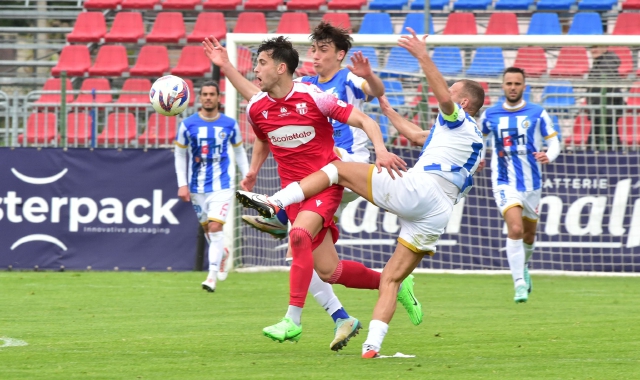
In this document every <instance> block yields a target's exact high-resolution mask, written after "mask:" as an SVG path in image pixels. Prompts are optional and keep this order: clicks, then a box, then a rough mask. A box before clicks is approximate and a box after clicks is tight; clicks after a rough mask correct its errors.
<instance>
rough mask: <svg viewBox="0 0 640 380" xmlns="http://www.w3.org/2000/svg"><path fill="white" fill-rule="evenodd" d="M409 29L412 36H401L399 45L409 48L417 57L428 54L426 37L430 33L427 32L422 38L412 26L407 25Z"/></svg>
mask: <svg viewBox="0 0 640 380" xmlns="http://www.w3.org/2000/svg"><path fill="white" fill-rule="evenodd" d="M407 30H408V31H409V33H411V36H402V37H400V39H399V40H398V46H400V47H403V48H405V49H407V51H408V52H409V53H410V54H411V55H412V56H414V57H416V58H420V57H423V56H428V53H427V43H426V39H427V37H428V36H429V35H428V34H425V35H424V36H422V39H420V38H418V35H417V34H416V32H415V30H413V29H412V28H410V27H407Z"/></svg>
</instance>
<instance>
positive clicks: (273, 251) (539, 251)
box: [225, 33, 640, 275]
mask: <svg viewBox="0 0 640 380" xmlns="http://www.w3.org/2000/svg"><path fill="white" fill-rule="evenodd" d="M275 36H277V35H276V34H236V33H229V34H227V37H226V47H227V51H228V54H229V59H230V60H231V62H232V63H233V64H234V65H236V67H238V66H237V63H238V57H239V54H238V51H239V50H240V49H246V50H247V51H249V52H250V53H251V59H252V62H251V67H252V68H253V67H254V66H255V57H256V54H255V53H256V48H257V46H258V45H259V44H260V43H261V42H262V41H264V40H266V39H268V38H271V37H275ZM285 36H286V37H288V38H289V40H290V41H291V42H292V43H293V44H294V46H295V47H296V49H297V50H298V52H299V54H300V59H301V63H300V65H299V66H298V73H304V71H302V70H303V69H304V66H305V65H304V62H309V59H310V58H309V57H308V56H307V51H308V49H309V47H310V41H309V36H308V35H305V34H292V35H285ZM400 36H401V35H399V34H398V35H359V34H352V37H353V40H354V41H353V47H352V51H351V52H350V54H349V55H348V56H350V55H351V54H352V53H353V52H354V51H358V50H360V49H361V48H365V47H372V48H373V49H374V51H375V54H377V58H375V59H376V60H377V61H376V62H375V63H376V65H375V66H376V67H374V71H375V72H376V73H377V74H379V75H380V76H381V78H382V79H383V80H384V81H386V82H389V83H390V84H391V87H388V88H387V94H388V96H389V97H390V98H393V99H392V100H394V101H396V103H395V104H394V103H393V102H392V104H394V108H396V109H397V110H398V112H400V113H401V114H402V115H403V116H405V117H407V118H409V119H410V120H412V121H413V122H415V123H416V124H418V125H420V126H421V127H422V128H423V129H428V128H430V126H431V125H432V121H433V118H434V117H435V116H436V113H435V112H436V108H435V107H436V105H435V104H434V102H433V99H429V96H428V94H427V92H428V83H426V82H425V79H424V74H423V73H422V71H421V70H419V69H418V70H415V62H410V58H412V57H409V58H406V57H405V58H401V59H404V60H405V61H401V62H400V63H399V64H398V63H397V62H396V63H395V65H393V67H394V69H389V70H387V68H388V67H390V66H391V65H390V62H391V60H392V58H391V57H393V54H394V52H393V51H392V48H393V47H396V46H397V42H398V39H399V38H400ZM427 44H428V46H429V49H430V54H432V57H433V56H434V55H436V54H440V53H441V51H459V53H458V54H459V56H455V57H454V58H452V59H451V60H450V61H451V62H452V63H456V62H455V61H456V60H459V61H460V67H461V69H460V70H458V67H456V65H452V66H451V67H449V66H446V64H448V63H449V60H448V59H447V56H446V55H445V56H444V58H445V59H444V60H441V61H439V62H437V64H443V62H444V64H445V66H446V67H445V69H446V70H443V71H447V70H449V69H451V70H449V71H448V72H446V73H443V75H444V76H445V78H446V79H447V80H458V79H462V78H469V79H474V80H477V81H479V82H482V83H483V85H484V86H485V89H486V90H487V92H486V93H487V102H485V105H486V106H492V105H495V104H499V102H501V101H502V100H501V99H500V97H501V96H502V90H501V87H500V83H501V75H500V74H501V71H500V68H499V67H498V68H497V69H496V68H495V67H490V66H491V65H492V64H493V63H494V62H490V61H489V60H490V59H491V58H492V55H491V54H494V57H495V53H496V52H498V54H499V55H501V56H502V57H503V61H502V62H503V68H504V67H508V66H512V65H513V64H514V63H515V62H522V60H520V61H518V59H521V58H522V57H519V54H521V52H520V51H518V49H520V48H524V47H535V48H541V49H543V53H544V56H543V58H542V59H543V63H544V64H545V69H544V72H543V73H539V74H537V75H535V74H534V75H531V76H528V77H527V84H528V85H529V86H530V89H529V88H528V89H527V91H528V92H526V93H525V98H526V99H528V101H530V102H533V103H538V104H541V105H543V106H544V107H545V109H547V111H548V112H549V113H550V114H551V115H552V117H553V118H554V122H555V123H556V124H557V125H556V127H557V130H558V132H559V133H560V135H561V136H562V137H561V141H562V144H563V152H562V153H561V155H560V157H559V158H558V160H557V161H556V162H555V163H553V164H550V165H546V166H544V167H543V178H542V182H543V185H542V201H541V204H540V222H539V226H538V233H537V237H536V249H535V252H534V256H533V259H532V269H533V270H535V271H538V272H540V271H548V272H549V273H572V274H597V275H605V274H611V273H617V274H625V275H635V274H638V273H640V233H638V231H640V153H639V152H640V115H639V114H640V112H638V108H634V107H633V106H632V104H640V97H638V95H637V93H636V92H635V91H633V90H632V89H633V88H634V83H635V80H636V79H635V70H631V71H629V72H624V73H623V70H622V68H617V69H619V70H620V76H619V77H617V78H616V79H615V80H607V82H606V83H603V81H596V80H592V79H590V78H589V77H588V75H587V73H588V70H589V67H590V65H591V63H592V60H593V58H592V56H591V54H590V52H589V48H590V47H593V46H606V47H611V48H612V51H613V50H614V48H616V49H617V48H619V49H620V51H622V52H623V53H624V52H625V51H627V50H628V51H629V55H630V57H631V58H632V63H633V67H637V53H638V50H639V48H640V40H638V39H637V38H635V37H634V36H617V35H616V36H613V35H602V36H591V35H589V36H570V35H561V36H534V35H518V36H505V35H473V36H470V35H432V36H430V37H429V38H428V40H427ZM439 47H444V48H447V47H449V48H455V49H449V50H447V49H437V48H439ZM485 47H491V48H499V49H494V50H491V49H485V50H483V49H482V48H485ZM564 48H572V49H564ZM436 50H437V51H436ZM617 51H618V50H616V52H617ZM485 53H486V54H487V55H486V57H487V62H486V64H485V63H484V62H483V61H482V59H484V57H485V55H483V54H485ZM571 54H575V57H573V56H572V55H571ZM618 54H620V53H618ZM525 58H526V57H525ZM627 58H628V57H627ZM370 59H372V58H370ZM434 60H435V58H434ZM347 61H348V59H345V62H344V64H345V65H346V64H347ZM567 61H568V64H567V63H566V62H567ZM532 62H533V58H532V59H531V60H525V62H524V63H525V64H531V63H532ZM585 64H586V68H585ZM564 65H566V67H565V66H564ZM397 67H400V68H401V70H398V69H397ZM439 67H440V66H439ZM404 68H406V70H407V71H403V70H404ZM489 68H490V70H489ZM473 70H476V71H474V72H473V74H472V71H473ZM563 70H564V71H563ZM496 73H498V74H496ZM246 76H247V77H248V78H250V79H252V78H253V74H252V73H251V71H249V72H248V73H247V74H246ZM386 85H387V83H385V86H386ZM396 85H397V87H394V86H396ZM594 87H598V88H600V87H606V89H607V91H602V92H598V93H594V92H593V91H592V88H594ZM551 88H554V90H553V91H555V92H553V91H552V90H550V89H551ZM595 98H597V99H599V103H598V102H593V101H592V99H595ZM613 98H624V102H623V103H622V104H618V103H609V99H613ZM635 100H638V103H635ZM594 104H596V105H594ZM245 105H246V101H244V100H243V99H240V98H239V96H238V93H237V91H236V89H235V88H234V87H233V86H232V85H231V83H227V86H226V91H225V113H226V114H227V115H229V116H232V117H235V118H236V119H237V120H238V122H239V124H240V126H241V129H242V130H243V133H244V136H245V140H246V141H245V144H246V147H247V151H248V152H249V153H250V152H251V143H252V141H253V140H252V138H253V137H252V136H253V133H252V131H251V127H250V126H249V125H248V124H247V122H246V115H245V114H244V108H245ZM636 107H637V106H636ZM364 111H365V113H367V114H369V115H370V116H372V117H373V118H374V119H376V121H378V123H379V124H380V125H381V128H383V134H385V137H386V138H387V142H388V146H389V148H390V149H391V150H393V152H395V153H396V154H398V155H400V156H401V157H403V158H404V159H405V160H406V161H407V162H408V163H409V164H410V165H411V164H413V163H414V162H415V161H416V160H417V158H418V156H419V154H420V151H421V147H412V146H410V144H408V143H407V142H406V140H403V139H402V138H400V137H399V136H397V132H395V129H394V128H393V126H392V125H389V124H388V122H387V121H386V118H384V116H383V115H381V113H380V111H379V108H377V107H376V105H375V104H369V103H368V104H367V105H365V109H364ZM481 112H482V111H481ZM602 112H609V113H611V114H612V116H611V118H612V119H613V125H611V126H607V125H605V118H604V116H602V115H603V114H602ZM599 115H600V116H599ZM477 116H478V117H479V116H480V113H479V114H478V115H477ZM598 117H600V119H601V121H598V120H599V119H598ZM598 123H602V125H599V124H598ZM590 136H591V137H590ZM596 136H602V140H598V139H597V138H596ZM607 136H608V137H609V139H606V138H605V137H607ZM592 137H593V138H592ZM598 138H599V137H598ZM609 140H611V141H609ZM488 156H489V155H488ZM258 177H259V179H258V183H257V185H256V188H255V189H254V191H256V192H260V193H267V194H271V193H273V192H275V191H277V190H279V189H280V182H279V177H278V173H277V170H276V165H275V162H274V161H273V160H272V158H271V157H270V158H269V159H268V160H267V161H266V162H265V165H264V166H263V168H262V170H261V172H260V174H259V176H258ZM475 177H476V178H475V186H474V189H473V190H472V191H471V193H470V194H469V196H468V197H467V198H466V199H465V200H464V202H460V203H459V204H458V205H456V207H455V209H454V212H453V215H452V216H451V219H450V222H449V225H448V226H447V230H446V233H445V234H444V235H443V236H442V237H441V240H440V242H439V245H438V252H437V253H436V255H435V256H434V257H431V258H425V259H424V260H423V261H422V263H421V265H420V266H419V268H418V271H430V272H433V271H446V272H454V273H478V272H481V273H504V272H505V271H506V270H508V263H507V259H506V255H505V252H504V240H505V239H506V226H505V225H504V222H503V220H502V217H501V215H500V214H499V212H498V210H497V207H496V205H495V201H494V198H493V193H492V189H491V181H490V169H489V168H486V169H485V170H484V171H483V172H481V173H478V174H476V176H475ZM236 213H237V215H236V216H235V217H234V218H230V220H229V223H228V224H229V225H228V226H226V231H227V236H228V237H231V238H232V239H231V240H232V241H233V242H234V243H233V244H234V249H233V251H234V254H235V255H236V257H235V260H234V261H235V264H236V267H237V268H241V269H243V270H278V269H283V268H286V265H285V261H284V257H285V253H286V249H287V240H286V239H285V240H282V241H278V240H275V239H274V238H272V237H271V236H270V235H267V234H263V233H260V232H258V231H256V230H253V229H251V228H249V227H247V226H246V225H244V224H242V223H241V222H240V214H255V213H253V211H252V210H247V209H241V208H240V207H238V208H236ZM338 226H339V229H340V240H339V241H338V243H337V244H336V248H337V250H338V253H339V254H340V256H341V257H342V258H345V259H351V260H358V261H361V262H363V263H364V264H365V265H367V266H368V267H370V268H373V269H381V268H383V266H384V264H385V263H386V261H387V260H388V258H389V257H390V254H391V253H392V251H393V249H394V247H395V245H396V238H397V233H398V231H399V226H398V221H397V217H396V216H395V215H393V214H390V213H385V212H384V211H383V210H380V209H378V208H377V207H375V206H374V205H372V204H368V203H367V202H366V201H364V200H363V199H359V200H356V201H354V202H352V203H351V204H350V205H349V206H348V207H347V209H346V210H345V211H344V213H343V215H342V217H341V219H340V221H339V222H338ZM229 234H230V236H229ZM227 241H229V239H227Z"/></svg>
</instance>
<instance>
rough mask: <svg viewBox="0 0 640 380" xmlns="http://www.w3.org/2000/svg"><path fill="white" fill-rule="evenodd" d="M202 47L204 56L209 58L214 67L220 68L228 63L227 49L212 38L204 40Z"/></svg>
mask: <svg viewBox="0 0 640 380" xmlns="http://www.w3.org/2000/svg"><path fill="white" fill-rule="evenodd" d="M202 46H203V47H204V54H205V55H206V56H207V57H209V59H210V60H211V62H213V64H214V65H216V66H218V67H222V66H224V65H226V64H229V63H230V61H229V55H228V54H227V49H226V48H225V47H224V46H222V44H220V41H218V40H217V39H216V38H215V37H214V36H209V38H205V39H204V41H202Z"/></svg>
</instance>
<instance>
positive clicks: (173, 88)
mask: <svg viewBox="0 0 640 380" xmlns="http://www.w3.org/2000/svg"><path fill="white" fill-rule="evenodd" d="M190 96H191V94H190V93H189V87H188V86H187V82H185V81H184V80H182V78H180V77H177V76H175V75H165V76H163V77H162V78H159V79H158V80H157V81H155V83H153V86H151V91H149V100H150V101H151V105H152V106H153V109H155V110H156V111H157V112H159V113H161V114H163V115H165V116H176V115H178V114H180V113H182V112H183V111H184V110H185V109H187V107H188V106H189V97H190Z"/></svg>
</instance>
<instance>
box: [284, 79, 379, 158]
mask: <svg viewBox="0 0 640 380" xmlns="http://www.w3.org/2000/svg"><path fill="white" fill-rule="evenodd" d="M296 81H300V82H303V83H312V84H315V85H316V86H318V87H319V88H320V89H321V90H322V91H324V92H328V93H330V94H331V95H333V96H335V97H336V98H338V99H340V100H342V101H343V102H345V103H347V104H351V105H353V106H354V107H355V108H357V109H358V110H360V111H362V107H363V104H364V102H365V101H366V99H367V94H365V92H364V90H363V87H364V84H365V83H366V80H364V79H363V78H360V77H359V76H356V75H354V74H353V73H352V72H351V71H350V70H349V69H347V68H344V69H341V70H339V71H338V72H337V73H336V75H334V76H333V78H331V79H329V80H328V81H326V82H320V77H319V76H317V75H316V76H304V77H301V78H296ZM330 121H331V124H332V125H333V140H334V141H335V146H337V147H338V148H342V149H344V150H346V151H347V152H348V153H349V154H354V153H360V154H366V156H367V157H368V156H369V150H368V149H367V142H368V141H369V138H368V137H367V134H366V133H364V131H363V130H362V129H359V128H354V127H351V126H349V125H348V124H345V123H341V122H339V121H337V120H330Z"/></svg>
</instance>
